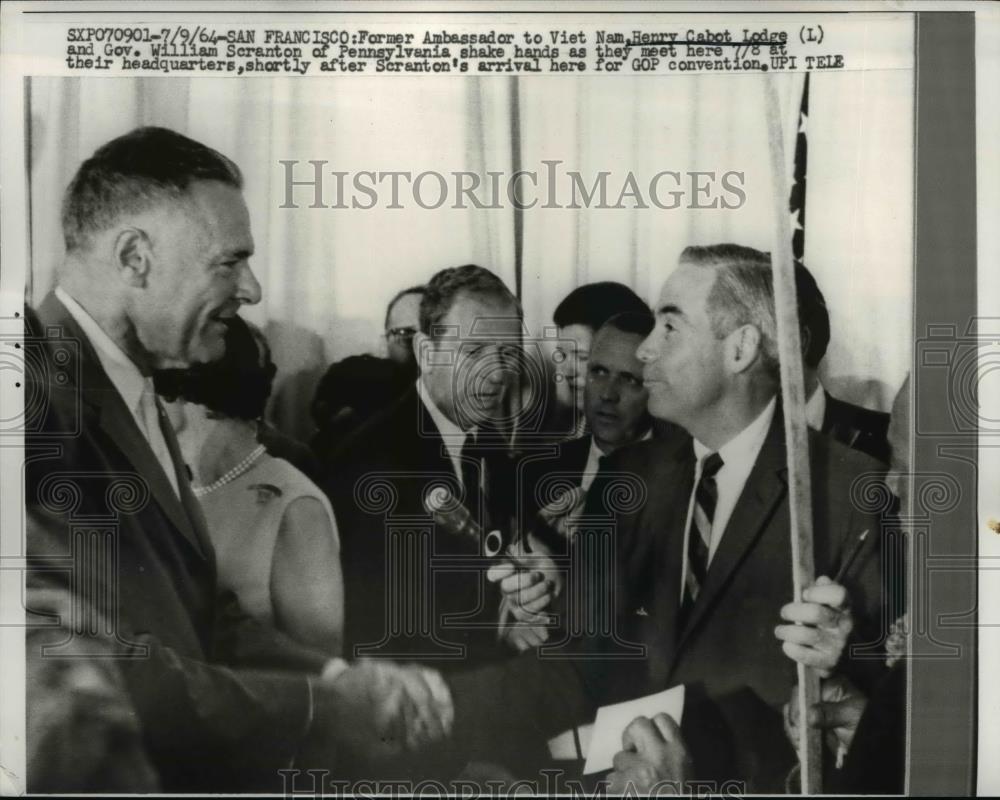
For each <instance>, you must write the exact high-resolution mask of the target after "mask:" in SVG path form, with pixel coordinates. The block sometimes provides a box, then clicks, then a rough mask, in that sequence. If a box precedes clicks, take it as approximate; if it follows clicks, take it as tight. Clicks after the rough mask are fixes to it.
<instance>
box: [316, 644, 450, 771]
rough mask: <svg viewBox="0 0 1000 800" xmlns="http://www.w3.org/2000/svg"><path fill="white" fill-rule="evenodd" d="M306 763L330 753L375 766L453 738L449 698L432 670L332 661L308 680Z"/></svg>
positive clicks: (442, 684) (412, 666)
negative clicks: (309, 707) (310, 715)
mask: <svg viewBox="0 0 1000 800" xmlns="http://www.w3.org/2000/svg"><path fill="white" fill-rule="evenodd" d="M311 688H312V693H313V724H312V727H311V729H310V736H309V740H308V756H307V757H306V760H307V761H312V760H314V759H313V756H315V757H316V759H317V760H318V761H319V760H321V759H323V757H324V756H325V755H326V754H328V753H330V752H336V753H338V755H342V756H346V757H350V758H351V759H352V760H356V761H363V762H366V763H378V762H380V761H384V760H387V759H391V758H394V757H396V756H399V755H400V754H402V753H404V752H413V751H417V750H421V749H422V748H425V747H429V746H431V745H433V744H435V743H437V742H439V741H441V740H443V739H445V738H446V737H448V736H449V735H450V734H451V730H452V725H453V723H454V718H455V712H454V706H453V704H452V699H451V692H450V691H449V689H448V686H447V684H446V683H445V682H444V679H443V678H442V677H441V675H440V674H439V673H438V672H437V671H435V670H432V669H427V668H425V667H420V666H416V665H409V664H397V663H394V662H391V661H371V660H365V659H362V660H360V661H357V662H355V663H353V664H351V665H349V666H348V665H347V664H346V663H345V662H343V661H341V660H339V659H335V660H333V661H331V662H329V664H328V665H327V668H326V669H325V670H324V672H323V674H322V675H321V676H320V677H318V678H315V679H313V680H312V683H311Z"/></svg>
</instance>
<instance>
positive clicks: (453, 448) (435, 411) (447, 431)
mask: <svg viewBox="0 0 1000 800" xmlns="http://www.w3.org/2000/svg"><path fill="white" fill-rule="evenodd" d="M417 397H419V398H420V402H422V403H423V404H424V407H425V408H426V409H427V413H428V414H430V415H431V419H432V420H433V421H434V424H435V425H436V426H437V429H438V432H439V433H440V434H441V438H442V439H443V440H444V446H445V448H446V449H447V450H448V457H449V458H450V459H451V466H452V469H454V470H455V475H456V476H457V477H458V480H459V483H463V481H462V448H463V447H464V446H465V437H466V436H467V435H468V434H467V433H466V432H465V431H463V430H462V429H461V428H460V427H458V425H456V424H455V423H454V422H452V421H451V420H450V419H448V417H447V416H445V413H444V412H443V411H442V410H441V409H440V408H438V406H437V403H435V402H434V400H433V399H432V398H431V393H430V392H428V391H427V387H426V386H424V381H423V379H422V378H417ZM462 488H463V489H464V488H465V486H464V483H463V486H462Z"/></svg>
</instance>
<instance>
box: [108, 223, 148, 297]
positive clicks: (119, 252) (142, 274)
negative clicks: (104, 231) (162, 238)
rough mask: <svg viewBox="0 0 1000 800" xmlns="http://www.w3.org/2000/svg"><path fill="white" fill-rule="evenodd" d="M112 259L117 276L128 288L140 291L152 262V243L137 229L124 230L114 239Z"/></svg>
mask: <svg viewBox="0 0 1000 800" xmlns="http://www.w3.org/2000/svg"><path fill="white" fill-rule="evenodd" d="M112 258H113V259H114V264H115V268H116V269H117V270H118V274H119V276H121V278H122V280H124V281H125V283H127V284H128V285H129V286H131V287H133V288H136V289H142V288H145V286H146V281H147V280H148V279H149V270H150V267H151V266H152V261H153V248H152V243H151V242H150V241H149V236H147V235H146V232H145V231H143V230H141V229H139V228H125V229H124V230H123V231H120V232H119V233H118V235H117V236H116V237H115V241H114V244H113V251H112Z"/></svg>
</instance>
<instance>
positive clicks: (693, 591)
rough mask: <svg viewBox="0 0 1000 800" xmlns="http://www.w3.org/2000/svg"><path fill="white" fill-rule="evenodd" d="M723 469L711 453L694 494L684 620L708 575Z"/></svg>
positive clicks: (715, 456) (717, 457)
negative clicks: (718, 481)
mask: <svg viewBox="0 0 1000 800" xmlns="http://www.w3.org/2000/svg"><path fill="white" fill-rule="evenodd" d="M721 468H722V457H721V456H720V455H719V454H718V453H711V454H710V455H709V456H708V457H707V458H706V459H705V463H704V464H703V465H702V469H701V478H699V480H698V486H697V487H696V488H695V491H694V513H693V514H692V515H691V530H690V532H689V533H688V549H687V560H688V563H687V579H686V581H685V582H684V601H683V602H682V603H681V617H682V619H683V620H686V619H687V614H688V612H689V611H690V610H691V606H693V605H694V601H695V600H697V599H698V592H699V591H701V587H702V585H703V584H704V583H705V576H706V575H707V574H708V553H709V546H710V545H711V542H712V520H714V519H715V506H716V503H717V502H718V500H719V488H718V486H716V483H715V475H716V473H717V472H718V471H719V470H720V469H721Z"/></svg>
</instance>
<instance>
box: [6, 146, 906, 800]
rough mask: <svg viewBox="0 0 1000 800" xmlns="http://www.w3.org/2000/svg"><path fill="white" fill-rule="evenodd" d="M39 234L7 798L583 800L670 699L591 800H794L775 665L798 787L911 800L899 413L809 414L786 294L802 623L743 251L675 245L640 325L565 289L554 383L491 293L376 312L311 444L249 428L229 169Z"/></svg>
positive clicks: (755, 263) (467, 272)
mask: <svg viewBox="0 0 1000 800" xmlns="http://www.w3.org/2000/svg"><path fill="white" fill-rule="evenodd" d="M62 219H63V230H64V236H65V241H66V257H65V261H64V263H63V264H62V265H61V267H60V269H59V271H58V276H57V278H58V280H57V285H56V287H55V288H54V290H53V291H52V292H51V293H50V294H49V296H48V297H47V298H46V299H45V301H44V302H43V303H41V304H40V305H39V307H38V308H37V309H26V314H25V316H26V320H25V322H26V330H27V332H28V334H29V335H31V336H32V337H33V338H34V339H35V340H36V341H37V342H38V344H39V348H40V350H39V352H40V353H42V363H43V365H44V368H43V369H39V370H38V371H37V373H36V374H35V375H34V377H33V378H32V380H33V381H35V382H36V384H37V385H34V386H30V387H29V391H30V392H31V393H32V394H33V396H37V397H43V398H45V401H44V403H43V404H42V406H41V412H40V422H39V424H38V425H37V426H36V427H35V428H33V429H32V430H31V431H30V432H29V433H28V434H27V436H26V448H27V451H28V453H27V456H26V476H27V484H26V495H25V504H26V509H27V533H28V546H29V568H30V570H29V577H28V593H27V602H26V606H27V611H28V615H29V632H28V637H27V640H28V647H27V653H28V753H29V772H28V780H29V789H31V790H33V791H58V792H66V791H155V790H162V791H165V792H205V791H222V792H234V791H248V792H267V791H280V790H281V789H282V788H283V786H285V785H286V784H284V783H283V781H284V780H285V778H286V776H287V770H289V769H293V768H294V769H298V770H307V769H310V768H315V769H322V770H326V771H328V772H329V774H330V775H332V776H336V777H338V778H340V779H343V780H352V779H368V780H372V779H380V778H386V779H389V778H391V779H394V780H399V779H403V780H412V781H419V780H421V779H428V778H433V779H435V780H442V781H447V780H449V779H455V778H457V777H459V776H463V777H464V778H465V779H469V778H470V776H473V777H478V778H479V779H481V780H489V781H500V782H501V783H502V782H507V783H508V784H509V783H511V782H513V781H516V780H519V779H532V778H535V777H537V776H538V775H539V774H540V771H541V770H543V769H545V768H547V767H552V765H553V764H558V765H560V766H561V767H562V768H564V769H565V770H567V772H569V773H572V772H573V771H574V770H575V771H576V772H577V773H579V770H580V768H581V763H582V759H583V758H584V757H585V755H586V753H585V745H584V744H583V743H582V740H583V738H584V737H583V735H582V726H585V725H588V724H589V723H591V722H593V720H594V716H595V713H596V711H597V709H598V708H599V707H601V706H605V705H608V704H611V703H616V702H620V701H624V700H630V699H634V698H640V697H644V696H646V695H649V694H653V693H656V692H659V691H661V690H663V689H666V688H668V687H671V686H675V685H680V684H683V685H684V686H685V687H686V699H685V710H684V714H683V718H682V720H674V719H673V718H671V717H670V716H668V715H666V714H653V713H651V714H650V715H648V716H643V715H638V716H636V717H635V719H633V720H632V721H631V723H630V724H629V725H628V726H627V727H625V728H624V729H623V730H622V731H621V750H620V752H619V753H618V755H617V756H616V757H615V759H614V765H613V769H612V770H611V771H610V772H606V773H604V774H602V775H600V776H599V778H600V780H603V781H604V782H606V785H607V787H608V789H609V791H612V792H616V793H622V792H629V791H631V792H648V791H650V790H651V789H654V788H655V787H656V786H657V785H669V786H673V787H677V788H681V789H683V788H684V786H685V784H687V785H694V784H692V783H691V782H694V781H700V782H704V781H712V782H715V785H716V786H720V785H723V784H725V783H727V782H737V783H738V784H739V785H741V786H742V787H743V788H744V789H745V790H746V791H764V792H767V791H783V790H784V789H785V788H786V787H787V788H790V789H791V790H792V791H795V790H796V789H795V784H794V768H795V765H796V755H795V749H794V748H795V745H796V742H797V738H796V737H797V732H796V729H797V725H798V720H799V713H798V709H797V707H796V705H795V697H796V692H795V687H796V680H797V678H796V664H797V663H801V664H805V665H807V666H810V667H812V668H815V669H816V670H817V671H819V673H820V675H821V676H822V678H823V684H822V685H823V690H822V702H821V703H820V704H819V705H817V706H816V707H815V708H813V709H809V713H808V714H807V715H806V716H807V718H808V720H809V724H811V725H815V726H817V727H821V728H823V729H824V731H826V732H827V733H828V734H829V736H828V743H829V749H828V752H827V755H826V757H825V760H824V761H825V786H826V787H827V788H829V789H830V790H831V791H862V792H863V791H886V792H893V791H900V790H901V789H902V771H903V756H902V753H903V746H904V744H903V743H904V737H903V724H904V720H903V715H904V710H903V701H902V698H903V696H904V694H905V685H904V683H903V680H904V679H903V677H902V676H903V672H902V670H901V669H900V668H899V665H898V664H899V652H898V645H895V647H896V650H895V651H894V650H893V647H894V645H893V642H894V639H893V636H891V635H890V633H891V631H892V629H891V627H890V624H891V623H893V622H894V621H895V620H897V618H898V617H900V616H901V615H902V614H903V612H904V609H903V608H902V607H901V604H900V603H899V601H898V600H896V599H895V598H897V597H898V596H900V592H899V587H898V586H895V585H887V584H886V581H885V580H884V573H885V570H883V564H884V563H885V562H886V561H887V560H889V559H899V558H901V555H900V553H899V552H896V551H892V550H891V549H890V548H889V546H888V544H887V543H886V541H884V539H883V537H882V536H881V532H882V531H883V530H884V529H885V528H886V527H887V526H889V525H890V524H891V520H892V515H893V514H894V513H895V506H894V504H893V503H891V502H887V503H885V504H884V507H883V508H878V509H874V508H872V506H871V504H868V505H865V504H861V503H858V502H856V501H855V499H856V497H857V496H858V495H857V486H858V482H859V481H862V482H863V481H866V480H867V481H871V482H873V484H875V483H877V484H878V485H879V486H884V485H886V484H888V485H889V486H891V487H893V489H894V491H895V492H896V493H897V494H901V493H902V491H903V489H902V488H900V487H903V486H904V485H905V482H898V481H893V480H891V479H890V480H888V481H886V483H885V484H884V483H883V480H884V478H885V473H886V470H887V468H888V467H889V465H890V463H891V465H892V470H893V471H894V472H895V473H896V474H897V475H898V474H905V473H906V472H907V471H908V469H907V467H906V463H907V460H908V453H907V452H906V430H907V427H908V426H907V420H906V418H905V415H906V410H907V408H908V403H907V402H906V398H907V392H908V386H907V385H904V387H903V389H902V390H901V391H900V395H899V400H898V402H897V405H896V408H895V409H894V414H893V417H892V425H891V426H890V416H889V415H888V414H884V413H880V412H877V411H873V410H870V409H865V408H861V407H859V406H855V405H852V404H850V403H847V402H845V401H843V400H841V399H839V398H836V397H834V396H833V395H831V394H830V393H829V391H828V390H827V389H826V388H825V387H824V386H823V385H822V383H821V382H820V379H819V377H818V376H819V367H820V364H821V362H822V360H823V358H824V356H825V353H826V350H827V345H828V343H829V341H830V338H831V335H832V334H833V332H831V329H830V320H829V314H828V311H827V308H826V303H825V300H824V298H823V294H822V292H821V290H820V287H819V286H818V284H817V282H816V280H815V279H814V277H813V276H812V275H811V273H810V272H809V271H808V269H807V268H806V267H805V266H804V265H803V264H801V263H797V264H796V290H797V300H798V308H799V318H800V325H801V332H802V341H803V366H804V371H805V378H806V397H807V402H806V406H805V415H806V420H807V423H808V425H809V427H810V428H811V429H812V430H811V431H810V435H809V437H810V438H809V447H808V450H809V452H808V461H809V466H810V471H811V476H812V486H811V491H812V509H813V520H812V531H813V541H814V551H815V562H816V574H817V575H819V576H821V577H820V578H818V579H817V580H816V582H815V584H813V585H811V586H810V587H808V588H807V589H806V590H805V591H804V593H803V594H802V595H801V596H800V597H796V596H795V593H794V591H793V588H792V566H791V558H792V557H791V544H790V539H791V535H790V528H791V526H790V515H789V501H788V485H787V484H788V476H787V451H786V447H785V434H784V423H783V404H782V402H781V390H780V379H779V373H778V356H777V342H776V339H777V332H776V324H775V311H774V293H773V286H772V280H771V259H770V256H769V254H767V253H764V252H760V251H758V250H755V249H753V248H749V247H743V246H739V245H733V244H718V245H711V246H692V247H687V248H686V249H684V250H683V252H682V254H681V256H680V259H679V262H678V264H677V266H676V269H675V270H674V271H673V272H672V273H671V274H670V277H669V278H668V279H667V280H666V282H665V283H664V285H663V286H662V288H661V291H660V294H659V296H658V298H657V299H656V302H655V304H654V305H653V306H652V307H650V306H649V305H648V304H647V303H646V302H645V301H644V300H643V299H642V298H640V297H639V296H638V295H637V294H636V293H635V292H634V291H633V290H632V289H630V288H628V287H627V286H625V285H623V284H621V283H615V282H601V283H591V284H586V285H583V286H579V287H577V288H576V289H574V290H573V291H572V292H570V293H569V294H568V295H567V296H566V297H565V298H564V299H563V300H562V301H561V302H560V303H559V304H558V305H557V307H556V308H555V309H554V310H553V315H552V322H553V324H554V326H555V327H556V330H557V334H558V335H557V337H556V339H555V340H554V342H552V343H551V347H550V348H549V349H547V350H546V349H542V350H532V349H531V348H529V347H527V346H526V342H525V326H524V321H523V317H522V312H521V307H520V303H519V302H518V298H517V297H516V296H515V295H514V294H513V293H512V292H511V290H510V289H509V288H508V287H507V286H506V285H505V284H504V282H503V281H502V280H501V279H500V278H499V277H498V276H497V275H495V274H494V273H493V272H491V271H490V270H488V269H486V268H484V267H481V266H477V265H471V264H470V265H465V266H459V267H449V268H446V269H442V270H440V271H439V272H437V273H436V274H434V275H430V276H428V279H427V281H426V283H425V284H423V285H421V286H413V287H408V288H405V289H403V290H402V291H400V292H399V293H398V294H397V295H396V296H395V297H393V298H392V300H391V301H390V303H389V305H388V308H387V310H386V315H385V320H384V329H385V342H386V347H385V352H386V357H384V358H379V357H376V356H372V355H359V356H352V357H350V358H346V359H344V360H343V361H340V362H337V363H335V364H333V365H331V366H330V368H329V369H328V371H327V373H326V374H325V375H324V376H323V379H322V380H321V382H320V384H319V386H318V388H317V390H316V394H315V397H314V399H313V401H312V405H311V412H312V416H313V420H314V422H315V428H316V432H315V434H314V436H313V437H312V438H311V439H310V441H309V442H308V443H303V442H298V441H295V440H294V439H290V438H289V437H288V436H286V435H285V434H283V433H281V432H280V431H278V430H276V429H275V428H274V427H273V426H271V425H269V424H268V423H267V422H266V421H265V419H264V418H265V412H266V408H267V404H268V398H269V396H270V394H271V390H272V384H273V382H274V378H275V374H276V372H277V368H276V365H275V364H274V362H273V360H272V356H271V352H270V348H269V346H268V342H267V340H266V338H265V337H264V336H263V335H262V333H261V332H260V331H259V330H258V329H257V328H255V327H254V326H253V325H252V324H250V323H248V322H247V321H245V320H244V319H243V318H242V317H241V316H240V315H239V311H240V309H241V307H242V306H243V305H246V304H254V303H257V302H259V301H260V299H261V296H262V288H261V286H260V284H259V283H258V282H257V279H256V277H255V276H254V273H253V271H252V269H251V266H250V258H251V256H252V255H253V248H254V245H253V237H252V234H251V230H250V221H249V215H248V213H247V209H246V205H245V203H244V201H243V197H242V176H241V173H240V170H239V168H238V167H237V166H236V165H235V164H234V163H233V162H232V161H230V160H229V159H228V158H226V157H225V156H224V155H222V154H220V153H218V152H216V151H214V150H212V149H210V148H208V147H206V146H205V145H203V144H200V143H198V142H195V141H193V140H191V139H189V138H187V137H185V136H182V135H180V134H178V133H175V132H173V131H170V130H167V129H163V128H140V129H137V130H135V131H133V132H131V133H129V134H127V135H124V136H122V137H119V138H117V139H115V140H113V141H111V142H109V143H107V144H106V145H104V146H103V147H101V148H100V149H99V150H98V151H97V152H95V153H94V155H93V156H92V157H91V158H89V159H88V160H86V161H85V162H84V163H83V164H82V165H81V166H80V168H79V169H78V171H77V173H76V175H75V177H74V178H73V180H72V182H71V183H70V185H69V187H68V188H67V190H66V194H65V197H64V200H63V214H62ZM68 345H69V346H68ZM67 353H69V356H67ZM67 358H68V359H69V362H70V363H69V365H68V366H67ZM890 434H892V435H890ZM53 445H56V446H53ZM886 495H887V496H888V490H886ZM53 619H56V620H60V623H59V624H60V625H61V626H62V628H61V630H62V632H63V633H64V634H65V635H63V636H61V637H60V636H54V635H53V625H52V620H53ZM903 627H905V626H902V625H899V624H897V626H896V628H897V629H902V628H903ZM81 656H86V658H81ZM678 723H680V724H678ZM566 735H569V736H570V740H571V741H573V742H575V749H574V752H572V753H571V754H570V756H568V757H566V756H563V755H560V754H558V753H557V752H556V751H557V749H558V748H557V747H556V746H555V745H554V742H556V741H557V740H559V739H560V738H561V737H565V736H566ZM84 743H85V744H86V747H84V746H83V744H84ZM114 753H122V755H118V756H116V755H114ZM125 754H128V755H125Z"/></svg>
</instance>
